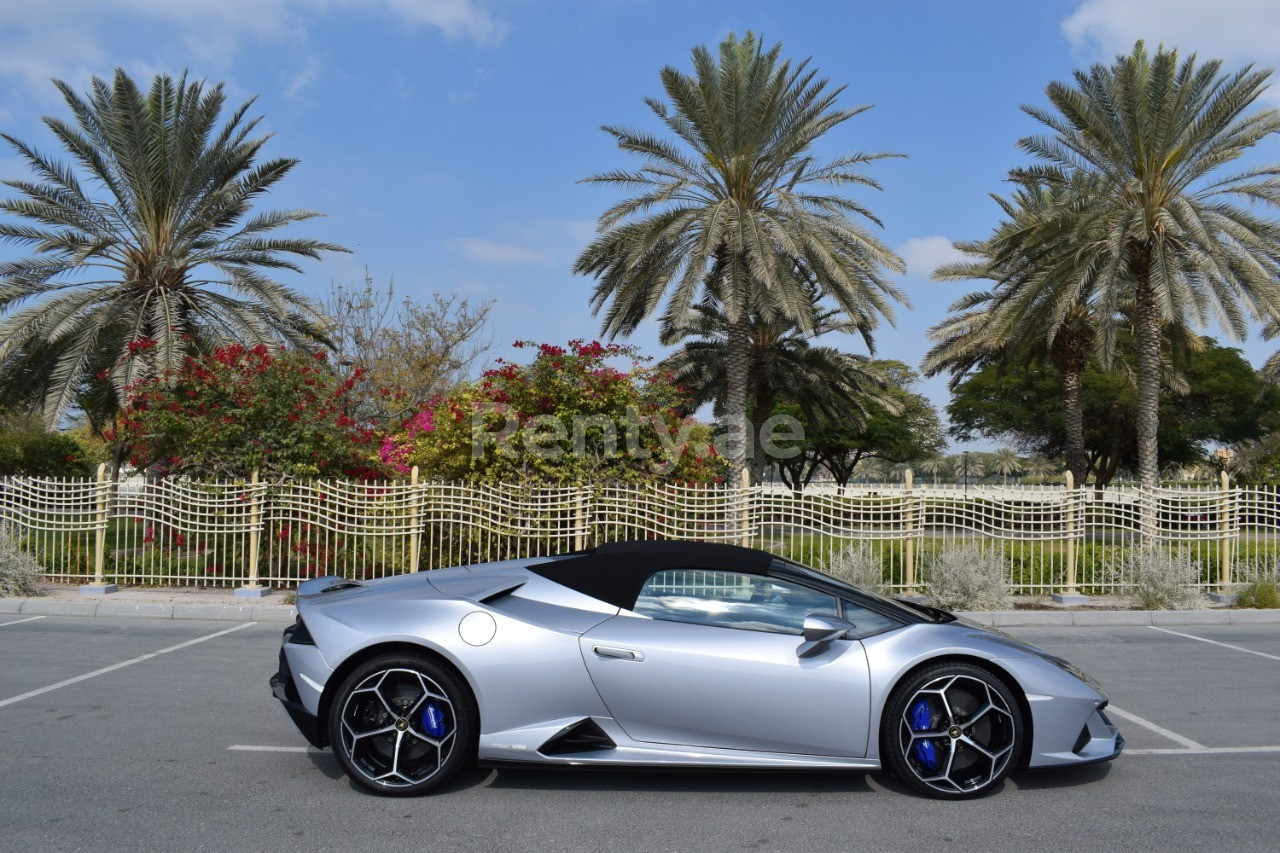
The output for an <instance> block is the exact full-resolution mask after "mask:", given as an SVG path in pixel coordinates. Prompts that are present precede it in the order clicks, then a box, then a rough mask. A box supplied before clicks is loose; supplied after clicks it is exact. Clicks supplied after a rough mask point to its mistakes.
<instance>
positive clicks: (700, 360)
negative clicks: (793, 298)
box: [659, 300, 898, 483]
mask: <svg viewBox="0 0 1280 853" xmlns="http://www.w3.org/2000/svg"><path fill="white" fill-rule="evenodd" d="M728 325H729V324H728V322H727V318H726V317H725V315H724V312H723V310H722V309H721V307H720V305H719V304H718V303H717V302H715V301H714V300H707V301H704V302H702V303H700V304H698V305H695V306H693V308H691V309H690V311H689V313H688V314H686V315H685V316H684V317H682V318H679V319H675V318H670V317H667V318H664V323H663V329H662V343H664V344H668V345H670V344H677V343H678V344H681V348H680V349H679V350H677V351H676V352H675V353H674V354H673V355H671V356H670V357H668V358H667V359H665V360H664V361H663V362H662V363H661V364H660V365H659V367H660V368H661V369H664V370H667V371H670V373H671V374H672V376H673V378H674V379H675V381H676V382H677V383H679V384H680V385H682V386H684V387H686V388H687V389H688V391H689V396H690V400H691V403H690V405H691V406H692V407H693V408H694V409H696V408H698V407H699V406H702V405H705V404H707V403H714V404H715V406H716V411H717V413H718V414H722V413H723V411H724V404H725V399H726V396H727V390H726V389H727V386H728V371H727V369H726V364H727V362H728V355H729V353H728V349H729V341H728V334H727V329H728ZM856 331H857V329H856V327H854V326H853V325H852V324H850V323H849V322H847V321H845V320H842V319H841V315H840V313H839V312H837V311H830V310H827V311H822V312H821V313H819V314H818V316H817V317H816V318H815V320H814V325H813V329H812V331H811V332H807V333H806V332H803V331H801V330H800V329H799V328H797V326H796V324H795V323H794V321H791V320H789V319H787V318H785V317H783V316H781V315H777V314H775V315H772V316H771V317H761V316H758V315H757V316H754V317H752V321H751V337H750V361H749V366H748V371H747V377H748V385H749V387H750V388H751V389H752V394H751V399H750V400H749V401H748V405H749V409H748V413H749V415H750V422H751V425H752V427H753V429H752V430H751V440H752V453H751V474H752V480H753V481H754V482H757V483H758V482H760V480H761V475H762V474H763V472H764V468H765V465H766V464H767V462H768V459H766V458H765V457H766V450H765V448H764V446H763V445H762V443H761V437H762V429H763V427H764V422H765V421H766V419H767V418H768V417H769V416H770V415H772V414H774V409H775V407H776V406H777V405H778V404H779V403H792V404H794V408H795V410H797V412H798V413H799V414H800V415H802V416H803V418H804V419H805V420H806V421H807V422H808V425H809V428H810V429H813V428H816V427H817V425H818V422H819V419H820V418H821V417H822V416H823V415H825V416H827V417H828V418H829V419H832V420H838V421H839V422H842V423H846V424H847V425H849V426H850V427H851V428H852V427H855V426H862V425H864V424H865V421H866V417H867V407H868V406H869V405H875V406H877V407H879V408H881V409H882V410H884V412H886V413H896V412H897V411H898V408H897V406H898V404H897V401H896V399H895V398H894V397H893V396H892V395H890V394H888V393H886V392H885V391H884V390H883V385H884V382H885V377H883V376H881V374H880V373H879V372H878V371H877V370H876V369H875V368H874V367H873V366H872V364H871V362H870V360H869V359H868V358H866V357H865V356H859V355H854V354H851V353H846V352H841V351H840V350H838V349H836V348H834V347H830V346H820V345H817V344H816V343H815V342H814V339H815V338H817V337H818V336H821V335H825V334H827V333H829V332H856ZM788 414H790V413H788Z"/></svg>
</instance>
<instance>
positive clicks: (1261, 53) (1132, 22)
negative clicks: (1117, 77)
mask: <svg viewBox="0 0 1280 853" xmlns="http://www.w3.org/2000/svg"><path fill="white" fill-rule="evenodd" d="M1062 32H1063V33H1064V34H1065V35H1066V37H1067V40H1068V41H1070V42H1071V46H1072V48H1073V49H1075V50H1076V51H1077V52H1079V53H1083V54H1086V55H1088V56H1089V57H1090V58H1091V59H1098V60H1102V61H1107V60H1110V59H1112V58H1113V57H1114V56H1115V55H1116V54H1118V53H1127V52H1129V51H1130V50H1132V49H1133V44H1134V42H1136V41H1137V40H1138V39H1144V40H1145V41H1146V42H1147V45H1148V47H1150V48H1152V49H1154V48H1155V47H1156V46H1157V45H1159V44H1161V43H1163V44H1165V45H1166V46H1167V47H1174V46H1176V47H1178V49H1179V51H1180V52H1181V53H1183V54H1189V53H1192V52H1194V53H1196V54H1197V55H1199V56H1200V57H1201V58H1203V59H1209V58H1216V59H1222V60H1225V61H1227V62H1229V63H1233V64H1237V63H1239V64H1243V63H1247V62H1260V63H1262V64H1263V65H1266V66H1273V65H1276V64H1280V3H1277V2H1275V0H1214V2H1211V3H1206V2H1204V0H1084V2H1083V3H1081V4H1080V6H1079V7H1078V8H1077V9H1076V11H1075V12H1073V13H1072V14H1071V15H1070V16H1068V17H1067V18H1066V19H1065V20H1064V21H1063V22H1062Z"/></svg>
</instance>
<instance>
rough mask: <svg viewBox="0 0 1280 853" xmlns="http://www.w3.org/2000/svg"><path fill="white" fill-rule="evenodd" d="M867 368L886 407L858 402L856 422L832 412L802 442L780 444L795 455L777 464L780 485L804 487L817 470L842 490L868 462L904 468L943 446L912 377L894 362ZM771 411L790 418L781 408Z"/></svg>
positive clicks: (928, 406) (938, 423) (930, 409)
mask: <svg viewBox="0 0 1280 853" xmlns="http://www.w3.org/2000/svg"><path fill="white" fill-rule="evenodd" d="M868 366H869V367H870V368H871V369H873V370H874V371H875V372H876V373H877V374H878V375H880V376H881V377H882V378H883V380H884V389H883V391H882V392H881V396H882V397H883V398H885V400H886V402H884V403H881V402H877V401H875V400H866V401H863V403H862V404H861V406H862V410H863V414H862V417H861V418H858V419H855V418H851V417H845V416H842V415H841V414H840V413H839V412H838V411H837V412H836V413H835V414H834V416H832V415H825V414H823V415H820V416H819V418H818V421H817V422H816V423H812V424H810V427H811V428H810V429H808V430H806V434H805V437H804V439H803V440H801V441H798V442H780V445H781V446H782V447H784V448H792V447H794V448H797V449H798V450H799V453H798V454H796V455H795V456H793V457H791V458H789V459H783V460H780V467H781V469H782V475H783V480H784V481H785V482H786V483H787V484H788V485H789V486H791V487H792V488H800V487H802V486H804V485H807V484H808V483H809V482H810V480H811V479H812V478H813V475H814V474H815V473H816V472H817V470H818V468H819V467H825V468H826V469H827V470H828V471H830V472H831V476H832V477H833V478H834V479H835V481H836V483H838V484H839V485H841V486H845V485H848V483H849V481H850V480H851V479H852V478H853V477H854V476H855V475H856V474H857V473H858V472H859V471H861V470H862V468H861V466H862V465H863V463H865V462H866V461H867V460H869V459H870V460H881V461H885V462H887V463H889V464H894V463H909V462H912V461H914V460H917V459H927V458H929V457H931V456H936V455H937V454H939V453H941V452H942V449H943V448H944V447H945V446H946V442H945V441H944V440H943V436H942V424H941V421H940V419H939V418H938V413H937V411H936V410H935V409H934V407H933V404H932V403H930V402H929V400H928V398H926V397H924V396H923V395H921V394H919V393H917V392H916V391H915V390H914V389H915V386H916V385H917V384H918V383H919V379H920V377H919V376H918V375H917V374H916V372H915V371H913V370H912V369H911V368H910V367H908V366H907V365H905V364H903V363H902V362H900V361H891V360H885V361H872V362H870V363H869V365H868ZM775 411H779V412H783V413H793V414H794V413H796V412H795V411H794V410H788V408H787V407H786V406H781V407H779V408H778V409H777V410H775Z"/></svg>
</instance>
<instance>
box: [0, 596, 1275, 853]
mask: <svg viewBox="0 0 1280 853" xmlns="http://www.w3.org/2000/svg"><path fill="white" fill-rule="evenodd" d="M280 628H281V626H280V625H278V624H261V623H254V622H238V623H234V624H229V623H227V622H225V621H222V622H217V621H209V622H202V621H196V620H173V619H168V620H162V619H123V618H96V617H90V618H75V617H60V616H25V615H16V614H15V615H4V616H0V661H3V664H2V665H0V850H15V851H16V850H23V851H28V850H33V851H34V850H91V849H93V850H97V849H109V850H159V849H184V850H302V849H306V850H345V851H350V850H365V849H375V848H398V849H429V850H484V851H491V850H539V851H558V850H654V851H662V850H742V849H749V850H804V851H825V850H904V851H905V850H911V851H916V850H921V849H938V848H939V847H940V846H942V845H946V846H948V847H950V848H953V849H956V850H1015V849H1016V850H1027V849H1053V850H1090V851H1096V850H1099V849H1103V850H1106V849H1121V848H1123V849H1128V850H1167V849H1171V848H1176V849H1206V850H1226V849H1231V850H1237V849H1276V848H1277V847H1280V829H1278V828H1277V821H1276V805H1275V802H1276V791H1277V790H1278V789H1280V725H1278V723H1280V711H1278V710H1277V709H1280V677H1278V676H1280V625H1277V624H1260V625H1195V626H1176V627H1175V626H1168V627H1159V626H1150V625H1146V626H1132V627H1062V628H1015V629H1012V631H1013V633H1016V634H1018V635H1020V636H1022V637H1024V638H1026V639H1028V640H1030V641H1032V642H1035V643H1037V644H1038V645H1041V646H1044V647H1045V648H1048V649H1050V650H1052V651H1055V652H1057V653H1059V654H1061V655H1063V656H1064V657H1066V658H1068V659H1069V660H1072V661H1073V662H1075V663H1076V664H1078V665H1080V666H1081V667H1083V668H1084V669H1085V670H1086V671H1088V672H1090V673H1091V674H1092V675H1094V676H1095V677H1096V678H1098V680H1100V681H1101V682H1102V683H1103V685H1104V687H1105V688H1106V689H1107V690H1108V692H1109V693H1110V694H1111V698H1112V706H1113V708H1114V710H1115V712H1116V713H1115V714H1114V718H1115V721H1116V722H1117V724H1118V725H1119V726H1120V727H1121V730H1122V731H1123V733H1124V736H1125V739H1126V740H1127V742H1128V747H1127V748H1126V751H1125V754H1124V755H1122V756H1121V757H1120V758H1119V759H1118V760H1116V761H1115V762H1113V763H1111V764H1104V765H1100V766H1097V767H1093V768H1079V769H1075V770H1070V771H1043V772H1039V773H1026V774H1022V775H1018V776H1015V777H1013V778H1012V779H1010V780H1009V781H1007V782H1006V783H1005V784H1004V786H1003V790H999V791H997V792H994V793H993V794H991V795H990V796H987V797H984V798H982V799H978V800H972V801H965V802H938V801H935V800H929V799H924V798H921V797H919V796H916V795H915V794H913V793H910V792H909V791H908V790H907V789H906V788H905V787H904V786H903V785H901V784H900V783H898V782H896V781H895V780H894V779H893V778H892V777H890V776H888V775H887V774H870V775H867V774H860V773H821V774H819V773H692V772H691V773H667V772H661V773H656V772H649V773H622V772H593V771H572V770H555V771H529V770H522V771H516V770H503V771H491V770H471V771H468V772H465V773H464V774H462V776H461V777H459V778H458V779H456V780H455V781H454V782H453V783H451V784H450V785H449V786H448V787H447V788H446V790H444V791H443V792H441V793H439V794H437V795H435V796H429V797H424V798H419V799H386V798H379V797H373V796H369V795H366V794H364V793H362V792H360V791H359V790H358V789H356V788H355V787H354V786H352V785H351V784H350V783H349V782H348V781H347V780H346V779H345V778H344V777H343V776H342V774H341V772H340V771H339V769H338V765H337V762H336V761H335V760H334V758H333V757H332V755H331V754H329V753H328V752H317V751H315V750H310V749H308V748H307V747H306V744H305V742H304V741H303V739H302V737H301V735H299V734H298V733H297V732H296V731H295V730H294V729H293V728H292V727H291V725H290V724H289V722H288V719H287V718H286V716H285V714H284V712H283V711H282V710H281V709H280V707H279V705H278V704H277V703H276V701H275V700H274V699H273V698H271V696H270V693H269V691H268V688H267V678H268V677H269V675H270V674H271V673H272V672H273V671H274V668H275V663H276V654H277V650H278V647H279V640H280ZM536 687H537V685H536V684H532V683H531V684H530V689H536Z"/></svg>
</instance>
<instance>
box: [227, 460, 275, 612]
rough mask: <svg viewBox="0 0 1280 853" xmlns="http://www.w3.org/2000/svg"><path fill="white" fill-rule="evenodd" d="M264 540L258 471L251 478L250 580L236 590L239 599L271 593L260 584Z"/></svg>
mask: <svg viewBox="0 0 1280 853" xmlns="http://www.w3.org/2000/svg"><path fill="white" fill-rule="evenodd" d="M261 538H262V495H261V492H260V491H259V490H258V469H257V468H254V469H253V474H252V475H250V477H249V560H248V562H249V565H248V569H249V579H248V581H247V582H246V583H245V585H244V586H242V587H239V588H237V589H236V592H235V595H236V597H237V598H262V597H264V596H265V595H267V594H268V593H270V592H271V590H270V589H268V588H267V587H265V586H263V585H262V584H260V583H258V543H259V541H260V539H261Z"/></svg>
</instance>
